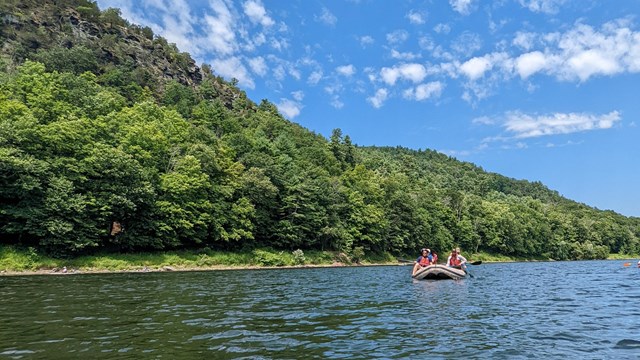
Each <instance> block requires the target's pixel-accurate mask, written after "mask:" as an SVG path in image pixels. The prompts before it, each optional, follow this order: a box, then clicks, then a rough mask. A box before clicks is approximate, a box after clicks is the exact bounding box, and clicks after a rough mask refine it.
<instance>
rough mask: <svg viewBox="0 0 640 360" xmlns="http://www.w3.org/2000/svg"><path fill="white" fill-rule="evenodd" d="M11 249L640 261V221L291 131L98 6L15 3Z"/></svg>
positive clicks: (527, 187) (8, 97)
mask: <svg viewBox="0 0 640 360" xmlns="http://www.w3.org/2000/svg"><path fill="white" fill-rule="evenodd" d="M0 21H1V22H0V40H1V42H2V49H1V51H0V244H11V245H18V246H31V247H35V248H36V249H38V250H39V251H43V252H46V253H48V254H52V255H55V256H75V255H80V254H87V253H93V252H96V251H112V252H127V251H140V250H145V251H148V250H168V249H200V248H210V249H225V250H240V249H255V248H269V247H270V248H273V249H282V250H295V249H303V250H307V249H309V250H311V249H313V250H315V249H322V250H336V251H341V252H344V253H346V254H353V253H362V252H364V253H378V252H390V253H393V254H403V253H409V252H415V250H416V249H418V248H420V247H423V246H428V247H430V248H432V249H435V250H436V251H439V252H443V253H444V252H445V251H447V249H450V248H451V247H452V246H461V247H462V248H463V250H464V251H467V252H478V251H486V252H491V253H497V254H505V255H510V256H518V257H525V258H526V257H529V258H534V257H536V258H539V257H545V258H551V259H557V260H565V259H596V258H604V257H606V256H607V255H608V254H609V253H619V252H623V253H628V254H637V253H638V252H639V251H640V243H639V238H640V218H628V217H625V216H622V215H620V214H617V213H615V212H612V211H601V210H598V209H594V208H592V207H589V206H587V205H584V204H580V203H576V202H574V201H571V200H569V199H566V198H563V197H562V196H560V195H559V194H558V193H557V192H555V191H552V190H550V189H548V188H546V187H545V186H544V185H543V184H541V183H539V182H528V181H525V180H515V179H510V178H506V177H504V176H501V175H499V174H494V173H488V172H485V171H484V170H482V169H481V168H479V167H477V166H475V165H473V164H470V163H466V162H460V161H458V160H456V159H454V158H452V157H448V156H446V155H443V154H441V153H438V152H436V151H432V150H411V149H407V148H402V147H388V148H380V147H361V146H357V145H356V144H354V143H352V139H351V138H350V137H349V136H348V135H346V134H343V133H342V132H341V130H340V129H335V130H334V131H333V134H332V135H331V136H330V138H329V139H327V138H325V137H323V136H321V135H319V134H315V133H313V132H312V131H309V130H307V129H305V128H302V127H301V126H299V125H297V124H295V123H292V122H290V121H287V120H286V119H284V118H283V117H282V115H281V114H279V112H278V110H277V108H276V107H275V105H273V104H272V103H271V102H269V101H268V100H262V101H260V103H259V104H257V103H255V102H253V101H252V100H250V99H248V98H247V96H246V94H245V93H244V92H243V91H241V90H240V89H239V88H238V87H237V86H236V83H237V81H236V80H235V79H230V80H225V79H223V78H221V77H219V76H216V75H215V69H212V68H211V67H210V66H208V65H206V64H203V65H202V66H201V67H198V66H196V64H195V62H194V60H193V59H192V58H191V57H190V55H189V54H187V53H182V52H180V51H179V50H178V49H177V47H176V46H175V45H174V44H169V43H167V41H166V40H165V39H163V38H162V37H159V36H157V35H154V34H153V31H152V30H151V29H149V28H143V27H140V26H137V25H132V24H129V23H128V22H127V21H126V20H124V19H122V18H121V16H120V12H119V11H118V10H117V9H105V10H100V9H98V7H97V5H96V4H95V3H94V2H92V1H87V0H58V1H55V0H38V1H35V0H28V1H24V0H21V1H18V0H9V1H7V0H5V1H3V2H2V3H1V4H0Z"/></svg>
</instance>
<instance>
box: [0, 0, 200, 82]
mask: <svg viewBox="0 0 640 360" xmlns="http://www.w3.org/2000/svg"><path fill="white" fill-rule="evenodd" d="M2 2H3V3H2V4H0V40H1V41H2V43H3V45H2V46H3V47H4V48H5V49H6V50H7V51H3V52H5V53H10V54H11V53H13V54H16V56H23V57H28V56H29V54H33V53H35V52H37V51H38V50H40V49H49V48H52V47H56V46H64V47H67V48H71V47H73V46H78V45H83V46H86V47H87V48H89V49H92V50H93V51H94V52H95V53H96V55H97V57H98V61H99V62H101V63H103V64H107V63H113V64H124V63H126V64H127V65H128V66H130V67H133V68H142V69H145V71H148V72H150V76H151V77H153V78H155V79H166V80H176V81H178V82H180V83H182V84H184V85H190V86H193V85H195V84H198V83H200V82H201V81H202V79H203V73H202V71H201V69H200V68H199V67H198V66H197V65H196V63H195V61H194V60H193V59H192V58H191V56H190V55H189V54H187V53H181V52H179V51H178V50H177V48H176V47H175V45H174V44H168V43H167V42H166V40H164V39H163V38H159V37H154V36H153V35H152V32H151V30H150V29H143V28H140V27H139V26H136V25H129V24H127V23H126V21H124V20H123V19H122V18H120V17H119V16H117V15H115V16H111V17H107V16H106V15H105V12H103V13H102V14H101V13H100V12H99V11H98V10H97V8H95V6H94V8H91V7H90V6H89V7H88V6H87V1H84V0H66V1H61V0H21V1H14V0H6V2H5V0H3V1H2ZM18 60H19V59H18Z"/></svg>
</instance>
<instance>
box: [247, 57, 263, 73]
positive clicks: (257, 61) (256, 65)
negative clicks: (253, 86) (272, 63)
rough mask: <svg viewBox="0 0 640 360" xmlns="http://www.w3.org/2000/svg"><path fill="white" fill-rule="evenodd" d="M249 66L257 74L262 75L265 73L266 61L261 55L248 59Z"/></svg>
mask: <svg viewBox="0 0 640 360" xmlns="http://www.w3.org/2000/svg"><path fill="white" fill-rule="evenodd" d="M249 67H250V68H251V71H253V72H254V73H255V74H257V75H259V76H264V75H265V74H266V73H267V63H266V62H265V61H264V58H263V57H262V56H258V57H255V58H252V59H249Z"/></svg>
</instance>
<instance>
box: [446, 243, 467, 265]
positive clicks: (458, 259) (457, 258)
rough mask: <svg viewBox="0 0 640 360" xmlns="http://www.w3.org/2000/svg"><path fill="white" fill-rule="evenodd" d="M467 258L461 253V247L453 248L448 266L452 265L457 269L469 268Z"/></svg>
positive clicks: (448, 259)
mask: <svg viewBox="0 0 640 360" xmlns="http://www.w3.org/2000/svg"><path fill="white" fill-rule="evenodd" d="M466 264H467V259H465V258H464V256H462V255H460V248H455V249H453V250H451V255H449V257H448V258H447V266H451V267H454V268H457V269H466V268H467V265H466Z"/></svg>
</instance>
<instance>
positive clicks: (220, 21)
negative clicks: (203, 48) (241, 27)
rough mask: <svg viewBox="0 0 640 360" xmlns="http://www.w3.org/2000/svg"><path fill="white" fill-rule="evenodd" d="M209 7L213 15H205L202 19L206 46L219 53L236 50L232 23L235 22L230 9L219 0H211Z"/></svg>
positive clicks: (224, 53)
mask: <svg viewBox="0 0 640 360" xmlns="http://www.w3.org/2000/svg"><path fill="white" fill-rule="evenodd" d="M211 9H212V10H213V12H214V15H205V17H204V21H205V24H206V29H205V31H204V33H205V34H207V42H208V46H209V48H210V49H211V50H213V51H214V52H215V53H217V54H219V55H222V56H224V55H229V54H232V53H234V52H235V51H236V50H237V43H238V42H237V40H236V35H235V28H234V25H235V23H236V21H235V19H234V17H233V15H232V14H231V11H230V10H229V8H228V7H227V5H226V4H225V3H224V2H223V1H221V0H212V1H211Z"/></svg>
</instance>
